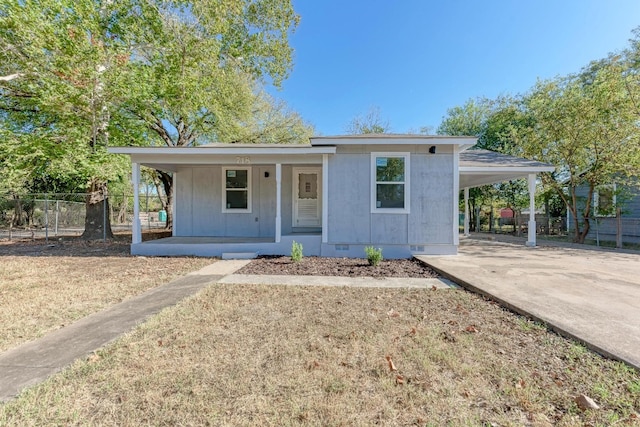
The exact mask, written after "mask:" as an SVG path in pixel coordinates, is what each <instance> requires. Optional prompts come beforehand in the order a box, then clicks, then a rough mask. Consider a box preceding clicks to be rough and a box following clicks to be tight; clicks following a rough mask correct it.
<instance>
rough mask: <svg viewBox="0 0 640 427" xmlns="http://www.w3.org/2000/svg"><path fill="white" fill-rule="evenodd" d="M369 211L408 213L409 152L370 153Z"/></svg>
mask: <svg viewBox="0 0 640 427" xmlns="http://www.w3.org/2000/svg"><path fill="white" fill-rule="evenodd" d="M371 182H372V183H373V185H372V188H371V212H388V213H409V153H371Z"/></svg>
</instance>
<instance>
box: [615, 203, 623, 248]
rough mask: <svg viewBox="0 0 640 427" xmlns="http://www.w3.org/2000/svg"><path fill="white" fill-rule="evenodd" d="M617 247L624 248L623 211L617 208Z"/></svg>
mask: <svg viewBox="0 0 640 427" xmlns="http://www.w3.org/2000/svg"><path fill="white" fill-rule="evenodd" d="M616 248H618V249H622V212H621V210H620V208H616Z"/></svg>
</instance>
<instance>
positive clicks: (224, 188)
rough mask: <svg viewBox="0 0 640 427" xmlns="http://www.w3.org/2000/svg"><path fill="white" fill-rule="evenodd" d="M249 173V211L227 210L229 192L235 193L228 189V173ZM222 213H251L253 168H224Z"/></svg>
mask: <svg viewBox="0 0 640 427" xmlns="http://www.w3.org/2000/svg"><path fill="white" fill-rule="evenodd" d="M230 170H234V171H247V189H246V191H247V209H232V208H227V190H231V191H234V189H232V188H227V171H230ZM221 181H222V197H221V199H222V212H223V213H251V168H247V167H237V166H224V167H222V179H221ZM237 191H245V190H244V189H237Z"/></svg>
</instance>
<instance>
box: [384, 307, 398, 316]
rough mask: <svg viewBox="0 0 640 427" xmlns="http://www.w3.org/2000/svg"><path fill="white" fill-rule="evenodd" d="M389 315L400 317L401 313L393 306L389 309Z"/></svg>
mask: <svg viewBox="0 0 640 427" xmlns="http://www.w3.org/2000/svg"><path fill="white" fill-rule="evenodd" d="M387 316H389V317H400V313H398V312H397V311H395V310H394V309H393V308H392V309H391V310H389V311H387Z"/></svg>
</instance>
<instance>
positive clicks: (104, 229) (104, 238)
mask: <svg viewBox="0 0 640 427" xmlns="http://www.w3.org/2000/svg"><path fill="white" fill-rule="evenodd" d="M108 199H109V196H108V195H107V194H105V195H104V199H102V241H103V242H104V243H107V200H108Z"/></svg>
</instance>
